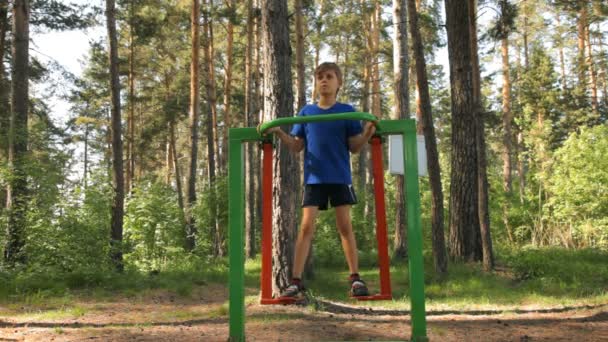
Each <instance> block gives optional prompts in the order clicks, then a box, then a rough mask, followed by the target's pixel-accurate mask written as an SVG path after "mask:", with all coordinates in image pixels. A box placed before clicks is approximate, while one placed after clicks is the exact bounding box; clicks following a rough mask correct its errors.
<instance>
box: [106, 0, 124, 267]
mask: <svg viewBox="0 0 608 342" xmlns="http://www.w3.org/2000/svg"><path fill="white" fill-rule="evenodd" d="M115 11H116V9H115V6H114V0H106V17H107V25H108V40H109V41H110V53H109V63H110V79H111V83H110V89H111V94H112V179H113V183H114V184H113V186H114V200H113V201H112V235H111V240H110V245H111V251H110V253H111V254H110V255H111V258H112V261H113V262H114V266H115V267H116V269H117V270H118V271H122V270H123V268H124V265H123V260H122V224H123V216H124V198H125V183H124V174H123V172H124V169H123V164H122V123H121V115H120V80H119V78H118V77H119V75H118V41H117V36H116V19H115V18H116V17H115Z"/></svg>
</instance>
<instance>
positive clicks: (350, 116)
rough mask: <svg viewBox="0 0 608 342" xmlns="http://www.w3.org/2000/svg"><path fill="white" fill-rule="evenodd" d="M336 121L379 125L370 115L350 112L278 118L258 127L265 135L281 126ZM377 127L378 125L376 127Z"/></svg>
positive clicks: (259, 131) (375, 118)
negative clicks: (368, 122)
mask: <svg viewBox="0 0 608 342" xmlns="http://www.w3.org/2000/svg"><path fill="white" fill-rule="evenodd" d="M334 120H362V121H372V122H374V123H377V121H378V118H377V117H375V116H374V115H372V114H370V113H365V112H349V113H338V114H326V115H312V116H292V117H288V118H278V119H274V120H272V121H268V122H262V123H261V124H259V125H258V133H260V134H264V132H266V130H268V129H270V128H273V127H277V126H281V125H292V124H297V123H308V122H321V121H334ZM376 126H377V125H376Z"/></svg>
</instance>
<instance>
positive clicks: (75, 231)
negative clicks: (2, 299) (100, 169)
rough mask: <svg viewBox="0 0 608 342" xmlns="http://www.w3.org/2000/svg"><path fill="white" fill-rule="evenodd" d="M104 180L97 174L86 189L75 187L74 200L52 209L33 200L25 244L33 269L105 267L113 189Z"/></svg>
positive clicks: (85, 270)
mask: <svg viewBox="0 0 608 342" xmlns="http://www.w3.org/2000/svg"><path fill="white" fill-rule="evenodd" d="M104 179H105V178H104V177H99V176H95V177H94V178H93V179H92V184H91V185H90V186H89V187H88V188H87V189H85V190H81V189H76V191H75V192H74V194H73V201H69V199H70V198H68V200H63V201H59V202H58V203H57V205H56V206H54V207H52V210H50V209H45V208H44V206H41V205H40V202H38V201H33V202H32V204H33V206H32V207H31V209H30V211H29V212H28V227H29V229H28V240H27V241H28V243H27V245H26V249H27V255H28V261H29V265H28V267H29V268H30V270H31V271H32V272H34V273H36V272H42V273H44V272H47V271H49V272H61V273H63V272H76V271H77V270H78V271H81V272H83V273H87V274H90V273H98V272H99V271H100V270H104V269H106V267H107V266H108V265H107V260H106V259H107V255H108V254H107V253H108V243H109V222H110V198H111V197H110V194H111V193H110V191H111V188H110V186H109V184H108V183H106V182H104Z"/></svg>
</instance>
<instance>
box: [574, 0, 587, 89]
mask: <svg viewBox="0 0 608 342" xmlns="http://www.w3.org/2000/svg"><path fill="white" fill-rule="evenodd" d="M576 27H577V30H578V59H577V62H578V66H577V67H578V81H579V86H580V87H581V89H584V90H587V77H586V75H585V69H586V66H585V41H586V40H585V36H586V34H585V33H586V31H587V6H586V5H584V4H581V9H580V11H579V17H578V21H577V23H576Z"/></svg>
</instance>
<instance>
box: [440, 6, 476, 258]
mask: <svg viewBox="0 0 608 342" xmlns="http://www.w3.org/2000/svg"><path fill="white" fill-rule="evenodd" d="M445 8H446V19H447V20H446V23H447V33H448V53H449V62H450V86H451V103H452V142H451V144H452V155H451V175H450V179H451V180H450V239H449V252H450V256H451V257H452V258H453V259H463V260H481V258H482V255H481V253H477V250H478V246H480V245H481V243H480V234H479V217H478V194H477V191H478V188H477V148H476V134H475V133H476V132H475V124H476V121H477V118H476V117H475V113H476V112H475V103H474V94H473V70H472V67H471V66H472V63H471V61H472V60H471V38H470V37H471V35H470V31H469V29H470V27H469V17H468V9H469V5H468V1H467V2H462V1H456V0H445Z"/></svg>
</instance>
